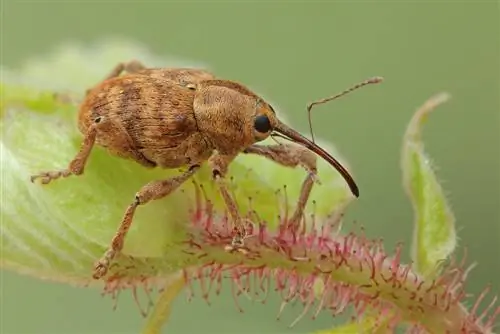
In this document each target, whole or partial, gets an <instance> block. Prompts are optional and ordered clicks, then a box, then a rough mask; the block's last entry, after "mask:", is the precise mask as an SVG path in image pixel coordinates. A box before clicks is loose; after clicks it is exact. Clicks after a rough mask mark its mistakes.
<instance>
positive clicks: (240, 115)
mask: <svg viewBox="0 0 500 334" xmlns="http://www.w3.org/2000/svg"><path fill="white" fill-rule="evenodd" d="M193 105H194V113H195V116H196V122H197V126H198V129H199V131H200V132H201V133H203V134H204V136H205V138H206V139H207V140H208V141H209V142H210V143H211V145H212V146H213V147H214V148H215V149H216V150H218V151H219V152H221V153H223V154H228V155H233V154H237V153H239V152H241V151H242V150H244V149H245V148H247V147H248V146H250V145H252V144H254V143H257V142H260V141H263V140H265V139H267V138H268V137H269V136H271V135H277V136H280V137H283V138H285V139H287V140H290V141H292V142H295V143H297V144H299V145H302V146H303V147H305V148H307V149H309V150H310V151H312V152H314V153H316V154H317V155H319V156H320V157H321V158H323V159H324V160H326V161H327V162H328V163H329V164H331V165H332V166H333V167H335V168H336V169H337V171H339V173H340V174H341V175H342V176H343V177H344V179H345V180H346V182H347V183H348V185H349V187H350V189H351V191H352V193H353V194H354V195H355V196H356V197H357V196H358V195H359V190H358V187H357V185H356V183H355V182H354V180H353V178H352V177H351V175H350V174H349V172H348V171H347V170H346V169H345V168H344V167H343V166H342V165H341V164H340V163H339V162H338V161H337V160H336V159H335V158H334V157H332V156H331V155H330V154H329V153H328V152H326V151H325V150H324V149H322V148H321V147H319V146H318V145H316V144H315V143H314V142H312V141H310V140H309V139H307V138H305V137H304V136H302V135H301V134H300V133H298V132H297V131H295V130H293V129H292V128H290V127H289V126H287V125H286V124H284V123H283V122H282V121H280V120H279V118H278V116H277V115H276V112H275V111H274V109H273V107H272V106H271V105H270V104H269V103H267V102H266V101H264V100H263V99H262V98H261V97H259V96H258V95H256V94H255V93H254V92H252V91H251V90H250V89H248V88H247V87H245V86H243V85H241V84H239V83H237V82H234V81H230V80H218V79H217V80H207V81H204V82H203V83H202V84H201V85H200V87H199V88H198V90H197V92H196V97H195V99H194V104H193Z"/></svg>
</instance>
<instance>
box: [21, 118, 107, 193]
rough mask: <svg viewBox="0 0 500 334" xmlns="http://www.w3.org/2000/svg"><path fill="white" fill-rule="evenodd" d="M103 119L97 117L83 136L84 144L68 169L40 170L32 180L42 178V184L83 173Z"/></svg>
mask: <svg viewBox="0 0 500 334" xmlns="http://www.w3.org/2000/svg"><path fill="white" fill-rule="evenodd" d="M103 120H104V118H103V117H97V118H96V119H95V120H94V123H92V124H91V125H90V126H89V128H88V130H87V133H86V134H85V136H84V137H83V141H82V144H81V145H80V150H79V151H78V153H77V154H76V156H75V157H74V158H73V160H71V162H70V163H69V165H68V167H67V168H66V169H61V170H52V171H45V172H40V173H38V174H36V175H32V176H31V182H35V180H37V179H40V180H41V183H42V184H48V183H50V182H51V181H52V180H56V179H59V178H61V177H63V178H64V177H68V176H70V175H82V174H83V170H84V169H85V165H86V164H87V160H88V158H89V156H90V152H91V151H92V148H93V147H94V144H95V139H96V137H97V130H98V127H99V126H100V125H101V124H102V123H103Z"/></svg>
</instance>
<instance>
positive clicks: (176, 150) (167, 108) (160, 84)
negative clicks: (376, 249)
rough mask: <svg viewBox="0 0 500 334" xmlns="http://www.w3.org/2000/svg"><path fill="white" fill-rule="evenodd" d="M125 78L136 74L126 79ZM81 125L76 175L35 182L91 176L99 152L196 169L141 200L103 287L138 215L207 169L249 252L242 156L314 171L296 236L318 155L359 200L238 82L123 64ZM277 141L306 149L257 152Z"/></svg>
mask: <svg viewBox="0 0 500 334" xmlns="http://www.w3.org/2000/svg"><path fill="white" fill-rule="evenodd" d="M122 72H128V74H125V75H121V74H122ZM375 82H379V79H377V80H373V79H371V80H367V81H365V82H364V83H362V84H360V85H357V86H356V87H359V86H362V85H365V84H368V83H375ZM350 90H352V89H350ZM350 90H348V91H350ZM348 91H345V92H343V93H341V94H340V95H337V96H335V97H331V98H328V99H324V100H321V101H319V102H315V104H319V103H324V102H326V101H329V100H331V99H334V98H336V97H338V96H341V95H344V94H346V92H348ZM311 106H312V105H311ZM309 110H310V108H309ZM78 125H79V129H80V131H81V133H82V134H83V136H84V138H83V141H82V145H81V147H80V151H79V152H78V153H77V154H76V156H75V157H74V159H73V160H72V161H71V162H70V163H69V166H68V168H66V169H63V170H59V171H47V172H42V173H39V174H38V175H34V176H32V180H35V179H38V178H40V179H41V181H42V183H44V184H47V183H49V182H51V181H52V180H55V179H58V178H60V177H68V176H70V175H81V174H83V171H84V168H85V165H86V162H87V160H88V158H89V156H90V153H91V150H92V147H93V146H94V145H95V144H97V145H100V146H102V147H105V148H106V149H108V150H109V151H110V152H112V153H113V154H116V155H118V156H120V157H123V158H127V159H132V160H134V161H136V162H137V163H139V164H141V165H143V166H145V167H150V168H152V167H160V168H178V167H183V166H186V167H188V168H187V171H185V172H184V173H182V174H180V175H179V176H176V177H173V178H170V179H167V180H157V181H152V182H150V183H148V184H146V185H145V186H143V187H142V188H141V189H140V190H139V191H138V192H137V193H136V195H135V198H134V200H133V201H132V203H131V204H130V205H129V206H128V208H127V209H126V211H125V214H124V217H123V219H122V221H121V223H120V226H119V228H118V230H117V232H116V234H115V236H114V237H113V239H112V241H111V244H110V247H109V249H108V250H107V251H106V252H105V254H104V255H103V257H102V258H101V259H99V261H97V263H96V267H95V272H94V278H96V279H97V278H101V277H103V276H104V275H105V274H106V273H107V271H108V268H109V266H110V263H111V261H112V260H113V259H114V258H115V256H116V254H118V252H120V251H121V249H122V248H123V244H124V240H125V237H126V234H127V232H128V230H129V228H130V225H131V224H132V222H133V217H134V213H135V210H136V208H137V207H138V206H140V205H144V204H146V203H148V202H150V201H153V200H157V199H160V198H163V197H165V196H168V195H169V194H170V193H172V192H173V191H174V190H175V189H177V188H178V187H179V186H180V185H181V184H182V183H184V182H185V181H186V180H188V179H189V178H190V177H191V176H192V175H193V174H194V173H195V172H196V171H197V170H198V168H199V167H200V165H201V164H202V163H207V164H208V166H209V167H210V168H211V170H212V173H213V177H214V180H215V181H216V183H217V185H218V188H219V190H220V193H221V196H222V198H223V199H224V201H225V203H226V206H227V209H228V212H229V215H230V217H231V219H232V221H233V224H234V227H235V232H236V233H235V237H234V240H233V242H232V244H231V246H229V249H230V250H234V249H238V250H242V247H244V238H245V228H244V225H243V222H242V219H241V218H240V215H239V213H238V210H237V206H236V202H235V200H234V198H233V197H232V195H231V194H230V192H229V190H228V188H227V186H226V184H225V178H224V177H225V175H226V172H227V169H228V166H229V164H230V163H231V162H232V161H233V160H234V159H235V158H236V156H237V155H238V154H240V153H247V154H257V155H260V156H262V157H265V158H267V159H271V160H272V161H274V162H276V163H278V164H281V165H283V166H287V167H292V168H295V167H297V166H301V167H303V168H304V169H305V170H306V171H307V176H306V178H305V179H304V181H303V183H302V188H301V193H300V196H299V199H298V202H297V207H296V209H295V212H294V214H293V215H292V217H291V219H290V220H289V226H290V228H293V229H297V228H298V227H299V225H300V221H301V219H302V216H303V210H304V208H305V205H306V203H307V200H308V198H309V194H310V192H311V189H312V186H313V184H314V181H315V178H316V172H317V169H316V156H315V155H314V154H313V152H314V153H316V154H318V155H320V156H321V157H322V158H324V159H325V160H326V161H328V162H329V163H330V164H331V165H332V166H334V167H335V168H336V169H337V170H338V171H339V172H340V173H341V174H342V175H343V176H344V178H345V179H346V181H347V183H348V184H349V186H350V188H351V190H352V192H353V194H354V195H356V196H358V188H357V186H356V184H355V182H354V180H353V179H352V178H351V176H350V175H349V173H348V172H347V171H346V170H345V169H344V168H343V167H342V166H341V165H340V164H339V163H338V162H337V161H336V160H335V159H334V158H333V157H332V156H330V155H329V154H328V153H327V152H326V151H324V150H323V149H322V148H320V147H319V146H317V145H316V144H314V142H311V141H310V140H308V139H306V138H305V137H303V136H302V135H300V134H299V133H298V132H296V131H294V130H293V129H291V128H289V127H288V126H286V125H285V124H283V123H282V122H281V121H280V120H279V119H278V118H277V117H276V115H275V112H274V110H273V108H272V107H271V106H270V105H269V104H268V103H266V102H265V101H264V100H263V99H262V98H260V97H259V96H258V95H256V94H255V93H253V92H252V91H250V90H249V89H248V88H247V87H245V86H243V85H241V84H239V83H237V82H234V81H230V80H221V79H216V78H215V77H214V75H213V74H211V73H209V72H207V71H204V70H199V69H188V68H169V69H147V68H145V67H144V66H143V65H142V64H140V63H138V62H130V63H127V64H124V63H121V64H118V65H117V66H116V67H115V68H114V69H113V70H112V71H111V73H110V74H109V75H108V76H107V77H106V78H105V80H104V81H102V82H101V83H99V84H98V85H96V86H95V87H93V88H92V89H89V90H88V91H87V95H86V97H85V99H84V101H83V102H82V104H81V105H80V109H79V114H78ZM272 134H275V135H278V134H279V135H280V136H282V137H284V138H286V139H289V140H291V141H293V142H296V143H298V144H300V145H301V146H297V145H292V144H279V145H270V146H263V145H258V144H256V143H258V142H260V141H262V140H264V139H266V138H268V137H269V136H270V135H272Z"/></svg>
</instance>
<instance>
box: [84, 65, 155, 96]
mask: <svg viewBox="0 0 500 334" xmlns="http://www.w3.org/2000/svg"><path fill="white" fill-rule="evenodd" d="M144 69H146V66H145V65H144V64H143V63H141V62H140V61H138V60H131V61H129V62H126V63H125V62H123V63H118V64H116V65H115V67H113V69H112V70H111V71H110V72H109V73H108V75H106V76H105V77H104V79H103V80H108V79H112V78H115V77H118V76H120V75H121V74H122V73H123V72H126V73H136V72H139V71H142V70H144ZM91 90H92V88H89V89H87V90H86V91H85V95H88V94H89V93H90V91H91Z"/></svg>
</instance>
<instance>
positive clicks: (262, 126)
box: [253, 115, 271, 133]
mask: <svg viewBox="0 0 500 334" xmlns="http://www.w3.org/2000/svg"><path fill="white" fill-rule="evenodd" d="M253 127H254V128H255V130H257V131H258V132H260V133H267V132H269V131H270V130H271V122H270V121H269V118H268V117H267V116H266V115H259V116H257V117H255V122H254V123H253Z"/></svg>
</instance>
